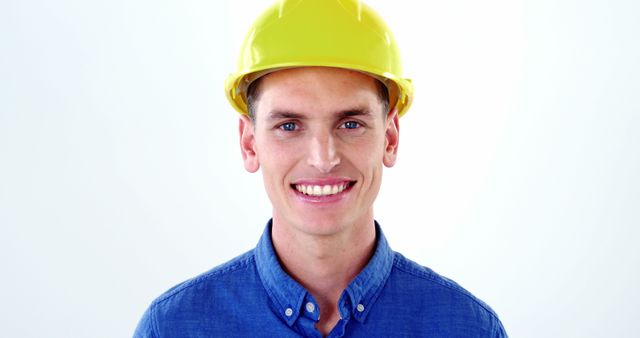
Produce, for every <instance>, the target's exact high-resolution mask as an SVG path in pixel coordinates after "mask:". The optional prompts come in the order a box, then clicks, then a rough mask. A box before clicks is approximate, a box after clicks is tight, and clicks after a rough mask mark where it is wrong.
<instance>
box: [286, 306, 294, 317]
mask: <svg viewBox="0 0 640 338" xmlns="http://www.w3.org/2000/svg"><path fill="white" fill-rule="evenodd" d="M292 314H293V310H292V309H291V308H290V307H288V308H287V309H286V310H284V315H285V316H287V317H291V315H292Z"/></svg>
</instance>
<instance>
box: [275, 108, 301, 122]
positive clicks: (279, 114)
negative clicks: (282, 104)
mask: <svg viewBox="0 0 640 338" xmlns="http://www.w3.org/2000/svg"><path fill="white" fill-rule="evenodd" d="M303 118H304V115H302V114H298V113H294V112H292V111H288V110H274V111H271V112H269V114H267V119H269V120H283V119H294V120H301V119H303Z"/></svg>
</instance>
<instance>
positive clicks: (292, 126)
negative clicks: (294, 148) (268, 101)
mask: <svg viewBox="0 0 640 338" xmlns="http://www.w3.org/2000/svg"><path fill="white" fill-rule="evenodd" d="M280 129H282V130H284V131H294V130H296V124H295V123H293V122H287V123H284V124H282V125H280Z"/></svg>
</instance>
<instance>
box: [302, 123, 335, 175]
mask: <svg viewBox="0 0 640 338" xmlns="http://www.w3.org/2000/svg"><path fill="white" fill-rule="evenodd" d="M307 162H308V164H309V165H311V166H313V167H315V168H316V169H318V170H319V171H320V172H321V173H324V174H326V173H329V172H331V170H333V168H335V167H336V166H337V165H338V164H340V156H339V154H338V152H337V149H336V142H335V139H334V137H333V135H331V134H330V133H322V134H320V135H314V136H313V137H312V139H311V142H310V146H309V155H308V158H307Z"/></svg>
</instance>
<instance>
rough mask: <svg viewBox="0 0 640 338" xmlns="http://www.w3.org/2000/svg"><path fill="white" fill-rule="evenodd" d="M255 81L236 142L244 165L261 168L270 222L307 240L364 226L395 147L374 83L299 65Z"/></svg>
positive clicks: (393, 128)
mask: <svg viewBox="0 0 640 338" xmlns="http://www.w3.org/2000/svg"><path fill="white" fill-rule="evenodd" d="M261 81H262V82H261V83H260V94H259V98H258V101H257V103H256V109H255V115H256V116H255V121H251V120H250V119H248V118H247V117H245V116H243V117H242V118H241V121H240V136H241V138H240V141H241V147H242V151H243V158H244V163H245V168H246V169H247V170H248V171H250V172H255V171H256V170H258V168H260V167H262V173H263V178H264V185H265V188H266V191H267V194H268V196H269V199H270V200H271V203H272V205H273V219H274V223H275V224H282V225H284V226H287V227H290V228H291V229H295V230H297V231H302V232H303V233H306V234H313V235H331V234H335V233H339V232H341V231H345V230H348V229H351V228H353V227H355V226H358V225H360V226H367V225H369V222H371V220H372V219H373V202H374V200H375V198H376V195H377V194H378V191H379V188H380V182H381V177H382V165H383V164H384V165H386V166H388V167H390V166H392V165H393V164H394V163H395V159H396V152H397V145H398V119H397V116H396V114H395V111H392V112H390V113H389V114H386V112H383V109H384V108H383V104H382V103H381V102H380V98H379V96H378V91H377V87H376V82H375V81H376V80H374V79H373V78H372V77H369V76H367V75H364V74H362V73H358V72H354V71H349V70H344V69H337V68H326V67H304V68H294V69H288V70H281V71H277V72H274V73H271V74H269V75H266V76H265V77H264V78H262V80H261Z"/></svg>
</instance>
